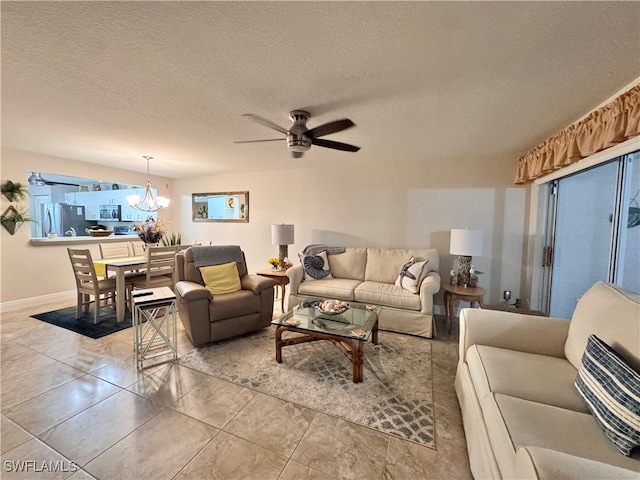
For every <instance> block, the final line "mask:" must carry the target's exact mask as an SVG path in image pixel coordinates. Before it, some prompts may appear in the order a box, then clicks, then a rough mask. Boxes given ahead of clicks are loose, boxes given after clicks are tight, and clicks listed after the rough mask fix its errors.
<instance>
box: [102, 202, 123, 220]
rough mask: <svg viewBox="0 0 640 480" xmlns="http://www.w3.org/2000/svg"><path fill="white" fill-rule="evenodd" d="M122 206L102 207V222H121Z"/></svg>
mask: <svg viewBox="0 0 640 480" xmlns="http://www.w3.org/2000/svg"><path fill="white" fill-rule="evenodd" d="M120 216H121V213H120V205H100V220H112V221H116V220H118V221H119V220H120Z"/></svg>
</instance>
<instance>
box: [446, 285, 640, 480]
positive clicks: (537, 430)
mask: <svg viewBox="0 0 640 480" xmlns="http://www.w3.org/2000/svg"><path fill="white" fill-rule="evenodd" d="M592 334H593V335H596V336H597V337H599V338H600V339H602V341H604V342H606V344H608V345H609V346H610V347H612V348H613V349H614V350H615V351H616V352H617V353H618V354H619V355H620V356H621V357H623V359H624V360H625V361H626V363H627V364H628V366H629V367H630V368H631V369H632V370H635V372H638V371H640V296H639V295H637V294H633V293H630V292H627V291H624V290H622V289H619V288H617V287H614V286H611V285H608V284H605V283H602V282H599V283H597V284H595V285H594V286H593V287H591V289H589V291H588V292H586V293H585V294H584V295H583V297H582V298H581V299H580V300H579V302H578V304H577V306H576V309H575V311H574V314H573V317H572V319H571V320H570V321H569V320H568V319H559V318H548V317H534V316H529V315H522V314H517V313H511V312H500V311H492V310H478V309H464V310H462V312H461V315H460V348H459V354H460V360H459V364H458V369H457V374H456V380H455V388H456V392H457V395H458V399H459V402H460V407H461V409H462V416H463V423H464V429H465V436H466V440H467V447H468V452H469V460H470V464H471V471H472V473H473V475H474V477H475V478H548V479H560V478H562V479H568V478H575V479H586V478H598V479H605V478H616V479H624V478H635V479H638V478H640V474H639V472H640V451H639V448H635V449H634V450H632V451H631V452H632V453H631V456H625V455H623V454H622V453H621V452H620V451H618V449H616V447H615V446H614V444H613V442H612V441H610V440H609V438H607V437H606V436H605V434H604V432H603V429H602V428H601V427H600V426H599V425H598V423H597V422H596V420H595V418H594V416H592V414H591V411H590V408H589V407H588V405H587V403H586V402H585V400H584V399H583V397H582V396H581V395H580V394H579V393H578V389H577V388H576V386H575V385H574V382H575V380H576V376H577V374H578V370H579V369H580V367H581V364H582V357H583V352H584V351H585V347H586V345H587V341H588V338H589V336H590V335H592ZM632 378H633V377H632ZM616 389H617V387H616ZM637 418H638V415H637V414H636V419H637ZM636 421H637V420H636Z"/></svg>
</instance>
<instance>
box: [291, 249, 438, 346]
mask: <svg viewBox="0 0 640 480" xmlns="http://www.w3.org/2000/svg"><path fill="white" fill-rule="evenodd" d="M327 257H328V263H329V269H330V272H331V278H324V279H321V280H312V281H303V278H304V272H303V267H302V266H301V265H296V266H294V267H292V268H290V269H289V270H287V276H288V277H289V281H290V285H291V286H290V293H289V300H288V305H287V308H288V309H291V308H293V307H294V306H296V305H297V304H299V303H300V302H302V301H303V300H304V299H306V298H310V297H320V298H328V299H338V300H344V301H347V302H356V303H364V304H368V305H378V306H381V307H382V312H381V313H380V316H379V320H378V322H379V323H378V325H379V328H380V329H382V330H389V331H393V332H400V333H408V334H412V335H418V336H422V337H427V338H431V337H432V336H433V335H434V334H435V328H434V322H433V296H434V295H435V294H436V293H438V291H439V290H440V274H439V273H438V268H439V256H438V251H437V250H436V249H384V248H351V247H347V248H345V249H344V252H342V253H335V254H329V255H328V256H327ZM411 257H414V259H415V261H416V262H419V261H424V260H428V262H427V264H426V271H425V273H426V274H425V275H424V277H423V279H422V282H421V283H420V286H419V291H418V293H412V292H410V291H408V290H406V289H404V288H402V287H399V286H396V285H395V282H396V279H397V278H398V275H399V273H400V271H401V269H402V267H403V265H405V264H406V263H407V262H408V261H409V259H410V258H411Z"/></svg>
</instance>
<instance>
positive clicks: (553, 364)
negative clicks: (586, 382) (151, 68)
mask: <svg viewBox="0 0 640 480" xmlns="http://www.w3.org/2000/svg"><path fill="white" fill-rule="evenodd" d="M466 359H467V364H468V365H469V374H470V375H471V380H472V381H473V384H474V387H475V390H476V394H477V395H478V398H479V399H480V401H482V400H483V399H484V398H485V397H486V396H488V395H490V394H491V393H502V394H505V395H510V396H513V397H518V398H522V399H524V400H531V401H533V402H540V403H545V404H547V405H554V406H556V407H561V408H567V409H569V410H574V411H577V412H583V413H589V408H588V407H587V405H586V403H585V402H584V400H583V399H582V397H581V396H580V395H579V394H578V392H577V391H576V389H575V387H574V385H573V382H574V380H575V378H576V369H575V368H573V365H571V363H569V362H568V361H567V360H565V359H564V358H557V357H549V356H546V355H537V354H535V353H525V352H518V351H516V350H507V349H504V348H497V347H489V346H486V345H473V346H471V347H470V348H469V350H468V351H467V355H466Z"/></svg>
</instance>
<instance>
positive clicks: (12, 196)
mask: <svg viewBox="0 0 640 480" xmlns="http://www.w3.org/2000/svg"><path fill="white" fill-rule="evenodd" d="M0 191H2V194H3V195H4V196H5V197H7V198H8V199H9V201H10V202H14V201H16V200H18V201H19V200H24V199H25V198H27V195H28V194H29V190H28V189H27V186H26V185H24V184H23V183H20V182H12V181H11V180H7V181H4V182H2V184H0Z"/></svg>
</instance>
